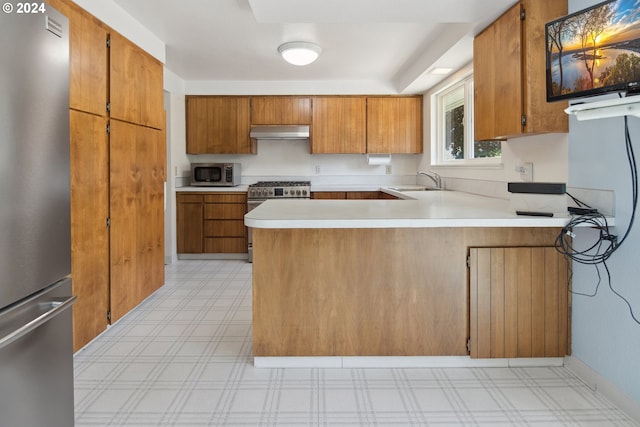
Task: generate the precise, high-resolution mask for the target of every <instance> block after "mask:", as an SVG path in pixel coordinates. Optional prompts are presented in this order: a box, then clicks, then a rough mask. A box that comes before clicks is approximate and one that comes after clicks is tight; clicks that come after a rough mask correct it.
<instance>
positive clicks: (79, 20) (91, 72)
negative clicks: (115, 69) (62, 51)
mask: <svg viewBox="0 0 640 427" xmlns="http://www.w3.org/2000/svg"><path fill="white" fill-rule="evenodd" d="M49 3H50V4H51V6H53V7H54V8H56V9H58V10H59V11H60V12H62V13H63V14H65V15H66V16H67V17H68V18H69V52H70V55H69V106H70V107H71V108H73V109H75V110H79V111H86V112H88V113H93V114H96V115H99V116H105V115H106V114H107V99H108V93H107V87H108V84H107V83H108V72H109V70H108V67H107V56H108V52H107V35H108V28H107V27H106V26H105V25H104V24H102V23H101V22H100V21H98V20H97V19H96V18H94V17H93V16H91V15H90V14H88V13H87V12H85V11H84V10H82V9H80V8H79V7H77V6H76V5H75V4H74V3H72V2H70V1H66V0H50V1H49Z"/></svg>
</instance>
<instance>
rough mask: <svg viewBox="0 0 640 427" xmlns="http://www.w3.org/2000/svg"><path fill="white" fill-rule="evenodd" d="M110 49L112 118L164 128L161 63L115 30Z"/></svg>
mask: <svg viewBox="0 0 640 427" xmlns="http://www.w3.org/2000/svg"><path fill="white" fill-rule="evenodd" d="M109 51H110V61H109V68H110V70H109V71H110V72H109V75H110V86H109V92H110V99H111V118H114V119H118V120H122V121H125V122H130V123H136V124H140V125H143V126H148V127H152V128H155V129H164V126H165V124H164V91H163V87H164V86H163V68H162V63H160V61H158V60H157V59H155V58H154V57H152V56H151V55H149V54H148V53H147V52H145V51H144V50H142V49H140V48H139V47H138V46H136V45H135V44H133V43H131V42H130V41H129V40H127V39H126V38H124V37H122V36H121V35H120V34H118V33H116V32H112V33H111V48H110V49H109Z"/></svg>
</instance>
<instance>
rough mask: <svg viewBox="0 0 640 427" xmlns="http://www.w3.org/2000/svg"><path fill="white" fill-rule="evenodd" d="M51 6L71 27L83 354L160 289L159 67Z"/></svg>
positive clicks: (63, 3)
mask: <svg viewBox="0 0 640 427" xmlns="http://www.w3.org/2000/svg"><path fill="white" fill-rule="evenodd" d="M49 3H50V4H51V6H53V7H55V8H56V9H58V10H60V11H61V12H62V13H63V14H65V15H66V16H67V17H68V18H69V28H70V75H69V79H70V89H69V90H70V93H69V98H70V99H69V106H70V109H71V110H70V128H71V136H70V147H71V222H72V224H71V240H72V241H71V246H72V248H71V250H72V259H71V275H72V279H73V285H72V286H73V293H74V295H76V296H77V297H78V299H77V302H76V304H75V305H74V309H73V347H74V350H78V349H80V348H81V347H83V346H84V345H85V344H87V343H88V342H89V341H91V340H92V339H93V338H94V337H96V336H97V335H98V334H100V333H101V332H102V331H104V330H105V329H106V328H107V325H108V323H109V313H111V317H110V319H111V322H113V321H115V320H117V319H118V318H119V317H121V316H122V315H123V314H124V313H126V312H127V311H128V310H129V309H130V308H132V307H133V306H135V305H136V304H137V303H138V302H140V301H142V299H144V298H146V297H147V296H148V295H149V294H150V293H151V292H152V291H153V290H155V289H157V287H159V286H161V285H162V284H163V283H164V184H163V182H164V179H165V138H164V131H163V130H162V129H163V128H164V120H165V119H164V109H163V78H162V73H163V68H162V64H161V63H160V62H158V61H156V60H155V59H153V58H152V57H150V56H149V55H148V54H147V53H145V52H144V51H142V50H141V49H140V48H138V47H137V46H135V45H134V44H133V43H131V42H129V41H127V40H126V39H124V38H123V37H122V36H120V35H118V34H117V33H116V32H115V31H113V29H111V28H109V27H108V26H107V25H105V24H104V23H102V22H101V21H99V20H98V19H96V18H95V17H94V16H92V15H91V14H89V13H88V12H86V11H85V10H84V9H82V8H80V7H79V6H78V5H76V4H75V3H74V2H72V1H70V0H49ZM108 38H111V47H110V48H109V47H108V46H107V39H108ZM109 65H110V66H109ZM108 103H111V111H109V110H108V109H107V104H108ZM115 118H118V119H121V120H116V119H115ZM107 125H109V127H110V128H111V132H110V133H109V131H108V128H107ZM109 221H110V222H111V223H112V226H111V227H109V226H108V222H109Z"/></svg>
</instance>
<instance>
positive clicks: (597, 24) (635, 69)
mask: <svg viewBox="0 0 640 427" xmlns="http://www.w3.org/2000/svg"><path fill="white" fill-rule="evenodd" d="M545 37H546V43H547V46H546V52H547V54H546V57H547V58H546V59H547V76H546V81H547V101H557V100H561V99H570V98H580V97H584V96H592V95H599V94H602V93H606V92H621V91H627V92H628V93H631V92H634V91H637V90H639V89H640V7H639V6H638V1H637V0H610V1H605V2H603V3H599V4H597V5H595V6H593V7H590V8H588V9H585V10H581V11H579V12H576V13H573V14H571V15H568V16H565V17H563V18H560V19H557V20H555V21H552V22H549V23H547V24H546V25H545Z"/></svg>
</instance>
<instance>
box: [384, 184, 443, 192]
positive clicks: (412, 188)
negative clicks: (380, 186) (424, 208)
mask: <svg viewBox="0 0 640 427" xmlns="http://www.w3.org/2000/svg"><path fill="white" fill-rule="evenodd" d="M389 189H391V190H394V191H400V192H403V193H404V192H406V191H439V189H438V188H432V187H425V186H423V185H399V186H394V187H389Z"/></svg>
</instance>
